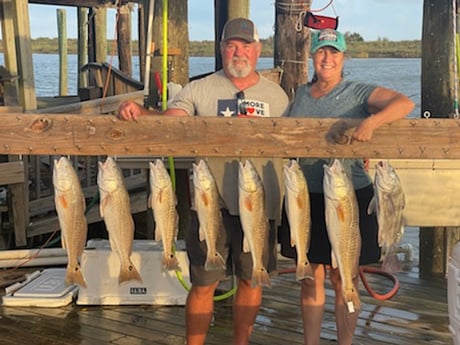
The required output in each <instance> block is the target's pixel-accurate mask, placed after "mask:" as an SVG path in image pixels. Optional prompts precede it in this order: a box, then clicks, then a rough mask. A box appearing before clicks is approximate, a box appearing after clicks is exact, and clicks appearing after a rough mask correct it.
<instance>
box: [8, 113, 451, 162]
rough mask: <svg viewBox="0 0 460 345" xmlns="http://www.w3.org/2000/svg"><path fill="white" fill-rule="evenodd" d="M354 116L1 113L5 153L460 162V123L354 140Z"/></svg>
mask: <svg viewBox="0 0 460 345" xmlns="http://www.w3.org/2000/svg"><path fill="white" fill-rule="evenodd" d="M357 124H358V122H357V121H356V120H355V121H353V120H350V119H313V118H301V119H293V118H224V117H215V116H212V117H203V116H200V117H174V116H143V117H141V118H139V119H138V120H137V121H136V122H135V121H122V120H120V119H118V118H117V117H116V116H114V115H74V114H41V115H40V114H23V113H17V114H0V132H1V133H2V135H1V136H0V154H29V155H57V154H62V155H89V156H91V155H115V156H146V155H147V156H175V157H195V156H207V157H224V156H237V157H355V158H382V159H383V158H393V159H394V158H401V159H412V158H417V159H435V158H439V159H440V158H443V159H459V158H460V145H458V143H459V142H460V120H456V119H404V120H400V121H398V122H395V123H392V124H388V125H384V126H382V127H380V128H379V129H378V130H376V131H375V133H374V137H373V139H372V140H371V141H370V142H366V143H360V142H351V141H350V137H351V132H352V131H353V128H354V127H355V126H356V125H357Z"/></svg>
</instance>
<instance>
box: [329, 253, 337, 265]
mask: <svg viewBox="0 0 460 345" xmlns="http://www.w3.org/2000/svg"><path fill="white" fill-rule="evenodd" d="M331 266H332V268H334V269H335V268H337V266H338V265H337V258H336V257H335V254H334V252H331Z"/></svg>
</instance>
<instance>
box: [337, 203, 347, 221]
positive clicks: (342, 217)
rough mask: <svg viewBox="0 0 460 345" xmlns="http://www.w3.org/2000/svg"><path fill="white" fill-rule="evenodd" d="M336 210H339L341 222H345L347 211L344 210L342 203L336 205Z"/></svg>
mask: <svg viewBox="0 0 460 345" xmlns="http://www.w3.org/2000/svg"><path fill="white" fill-rule="evenodd" d="M335 211H336V212H337V218H338V220H339V222H343V221H344V220H345V211H344V209H343V207H342V205H341V204H338V205H337V206H336V207H335Z"/></svg>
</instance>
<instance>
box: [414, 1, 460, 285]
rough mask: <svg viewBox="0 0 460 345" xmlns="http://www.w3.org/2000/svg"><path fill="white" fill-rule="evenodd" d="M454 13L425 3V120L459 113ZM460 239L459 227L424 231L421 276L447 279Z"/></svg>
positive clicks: (449, 6) (446, 4)
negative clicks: (451, 258) (457, 111)
mask: <svg viewBox="0 0 460 345" xmlns="http://www.w3.org/2000/svg"><path fill="white" fill-rule="evenodd" d="M454 10H455V9H454V6H453V2H452V1H451V0H425V1H424V4H423V33H422V107H421V109H422V114H421V115H422V117H432V118H446V117H449V116H451V115H452V114H453V113H454V112H455V104H456V102H457V101H456V97H457V95H456V94H455V90H456V87H455V83H456V82H458V79H457V78H456V76H455V74H454V71H455V68H454V67H455V54H456V52H455V44H454V42H455V36H454V32H453V27H454V19H456V18H455V17H456V16H455V14H454ZM441 37H442V39H440V38H441ZM459 238H460V236H459V231H458V228H451V227H449V228H420V276H421V277H430V276H433V275H441V276H444V275H445V274H446V272H447V258H448V255H449V253H450V251H451V249H452V247H453V245H454V244H455V243H456V242H457V241H458V240H459Z"/></svg>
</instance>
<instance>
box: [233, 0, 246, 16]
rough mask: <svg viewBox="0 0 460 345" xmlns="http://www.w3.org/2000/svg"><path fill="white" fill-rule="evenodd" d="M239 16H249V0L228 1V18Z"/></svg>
mask: <svg viewBox="0 0 460 345" xmlns="http://www.w3.org/2000/svg"><path fill="white" fill-rule="evenodd" d="M238 17H243V18H249V0H229V1H228V19H231V18H238Z"/></svg>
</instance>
